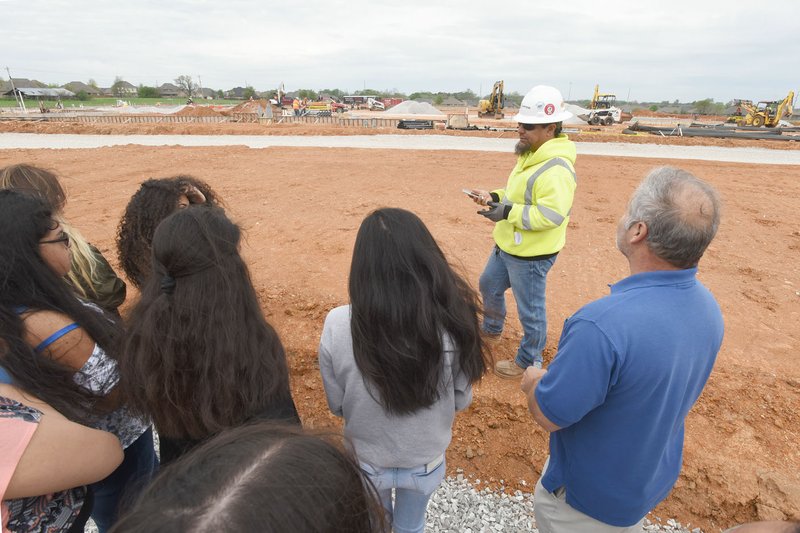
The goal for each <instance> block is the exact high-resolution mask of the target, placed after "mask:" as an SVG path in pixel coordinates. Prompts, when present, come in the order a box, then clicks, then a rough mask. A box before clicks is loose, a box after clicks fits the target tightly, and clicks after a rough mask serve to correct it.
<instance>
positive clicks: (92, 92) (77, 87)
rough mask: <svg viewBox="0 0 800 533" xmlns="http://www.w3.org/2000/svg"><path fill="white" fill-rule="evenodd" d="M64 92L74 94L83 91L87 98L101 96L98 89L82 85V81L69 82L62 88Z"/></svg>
mask: <svg viewBox="0 0 800 533" xmlns="http://www.w3.org/2000/svg"><path fill="white" fill-rule="evenodd" d="M63 87H64V88H65V89H66V90H68V91H72V92H73V93H75V94H78V93H79V92H81V91H83V92H84V93H86V94H88V95H89V96H100V95H101V94H103V93H102V92H101V91H100V89H98V88H97V87H92V86H91V85H89V84H87V83H83V82H82V81H71V82H69V83H67V84H66V85H64V86H63Z"/></svg>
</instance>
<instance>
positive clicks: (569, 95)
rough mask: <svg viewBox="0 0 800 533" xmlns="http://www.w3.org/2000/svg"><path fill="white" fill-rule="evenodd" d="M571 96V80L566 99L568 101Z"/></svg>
mask: <svg viewBox="0 0 800 533" xmlns="http://www.w3.org/2000/svg"><path fill="white" fill-rule="evenodd" d="M571 98H572V82H569V91H567V101H568V102H569V101H570V99H571Z"/></svg>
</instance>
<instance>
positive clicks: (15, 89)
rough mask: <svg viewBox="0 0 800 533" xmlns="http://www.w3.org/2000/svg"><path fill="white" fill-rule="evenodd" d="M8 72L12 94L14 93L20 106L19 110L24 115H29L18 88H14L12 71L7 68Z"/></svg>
mask: <svg viewBox="0 0 800 533" xmlns="http://www.w3.org/2000/svg"><path fill="white" fill-rule="evenodd" d="M6 72H7V73H8V81H9V82H10V83H11V92H13V93H14V100H15V101H16V102H17V104H19V108H20V109H21V110H22V112H23V113H27V112H28V110H27V109H25V100H24V99H23V98H22V94H21V93H20V94H18V93H17V88H16V87H14V78H12V77H11V71H10V70H9V68H8V67H6Z"/></svg>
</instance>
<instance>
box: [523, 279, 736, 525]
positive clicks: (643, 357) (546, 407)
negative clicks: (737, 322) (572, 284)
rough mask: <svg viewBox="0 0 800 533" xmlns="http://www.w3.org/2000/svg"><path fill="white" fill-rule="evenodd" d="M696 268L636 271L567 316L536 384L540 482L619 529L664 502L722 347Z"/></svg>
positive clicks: (716, 313) (719, 326) (715, 312)
mask: <svg viewBox="0 0 800 533" xmlns="http://www.w3.org/2000/svg"><path fill="white" fill-rule="evenodd" d="M696 274H697V269H696V268H691V269H686V270H671V271H656V272H644V273H640V274H635V275H633V276H630V277H628V278H625V279H624V280H622V281H620V282H619V283H617V284H615V285H612V286H611V294H610V295H609V296H606V297H605V298H602V299H600V300H597V301H595V302H592V303H590V304H588V305H586V306H585V307H583V308H582V309H580V310H579V311H578V312H577V313H575V314H574V315H573V316H572V317H570V318H569V319H567V321H566V323H565V324H564V330H563V332H562V334H561V340H560V341H559V347H558V354H557V356H556V358H555V359H554V360H553V362H552V363H551V364H550V366H549V367H548V371H547V373H546V374H545V375H544V376H543V377H542V379H541V381H540V382H539V384H538V386H537V387H536V392H535V394H536V400H537V401H538V403H539V407H540V408H541V410H542V412H543V413H544V415H545V416H546V417H547V418H548V419H549V420H550V421H551V422H553V423H554V424H556V425H558V426H560V427H561V428H562V429H561V430H559V431H556V432H553V433H552V434H551V435H550V464H549V466H548V468H547V471H546V472H545V473H544V476H543V477H542V485H543V486H544V488H546V489H547V490H548V491H550V492H554V491H555V490H556V489H558V488H559V487H562V486H563V487H565V488H566V498H567V503H569V504H570V505H571V506H572V507H574V508H575V509H577V510H578V511H580V512H582V513H584V514H586V515H589V516H591V517H592V518H595V519H597V520H600V521H601V522H605V523H606V524H610V525H614V526H620V527H625V526H631V525H633V524H635V523H636V522H638V521H639V520H641V519H642V517H644V516H645V515H646V514H647V513H648V512H649V511H650V510H651V509H652V508H653V507H655V506H656V504H658V502H660V501H661V500H663V499H664V498H665V497H666V496H667V494H669V491H670V490H671V489H672V486H673V485H674V484H675V481H676V480H677V479H678V474H679V473H680V470H681V461H682V454H683V429H684V425H683V423H684V419H685V418H686V414H687V413H688V412H689V409H690V408H691V407H692V405H693V404H694V402H695V401H696V400H697V398H698V397H699V396H700V393H701V392H702V390H703V386H704V385H705V383H706V380H707V379H708V376H709V374H710V373H711V367H712V366H713V365H714V360H715V359H716V356H717V352H718V351H719V348H720V345H721V344H722V334H723V323H722V313H721V311H720V308H719V305H718V304H717V302H716V300H714V297H713V296H712V295H711V293H710V292H709V291H708V289H706V288H705V287H704V286H703V285H702V284H701V283H700V282H699V281H697V279H696V278H695V276H696Z"/></svg>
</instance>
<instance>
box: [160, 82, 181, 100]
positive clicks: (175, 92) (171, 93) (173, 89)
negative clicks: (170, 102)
mask: <svg viewBox="0 0 800 533" xmlns="http://www.w3.org/2000/svg"><path fill="white" fill-rule="evenodd" d="M158 94H160V95H161V97H162V98H178V97H180V96H186V93H185V92H183V91H182V90H181V89H180V87H178V86H177V85H173V84H171V83H163V84H161V87H159V88H158Z"/></svg>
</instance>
